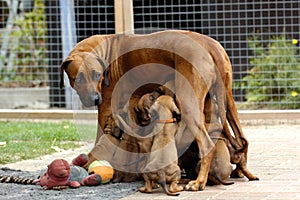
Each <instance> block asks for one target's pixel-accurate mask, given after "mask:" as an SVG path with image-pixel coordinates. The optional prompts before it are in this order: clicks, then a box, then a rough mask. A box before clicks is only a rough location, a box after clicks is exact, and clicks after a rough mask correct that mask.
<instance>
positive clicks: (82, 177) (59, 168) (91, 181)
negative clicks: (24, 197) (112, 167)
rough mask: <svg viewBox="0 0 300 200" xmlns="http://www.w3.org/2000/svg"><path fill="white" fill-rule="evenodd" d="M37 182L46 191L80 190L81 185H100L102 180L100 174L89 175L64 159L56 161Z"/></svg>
mask: <svg viewBox="0 0 300 200" xmlns="http://www.w3.org/2000/svg"><path fill="white" fill-rule="evenodd" d="M35 182H36V183H38V184H39V185H40V186H42V187H43V188H44V189H57V188H59V189H64V187H71V188H78V187H80V186H81V185H86V186H96V185H100V184H101V182H102V178H101V176H100V175H98V174H91V175H89V174H88V172H87V171H86V170H85V169H84V168H82V167H80V166H75V165H70V164H69V163H68V162H67V161H66V160H64V159H55V160H54V161H52V162H51V163H50V164H49V165H48V169H47V171H46V172H45V173H44V174H43V175H41V176H40V178H38V179H36V180H35Z"/></svg>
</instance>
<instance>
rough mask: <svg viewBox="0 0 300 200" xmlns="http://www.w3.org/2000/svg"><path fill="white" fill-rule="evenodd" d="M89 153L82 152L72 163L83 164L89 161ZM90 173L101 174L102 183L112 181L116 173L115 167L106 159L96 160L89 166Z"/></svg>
mask: <svg viewBox="0 0 300 200" xmlns="http://www.w3.org/2000/svg"><path fill="white" fill-rule="evenodd" d="M88 159H89V157H88V155H87V154H80V155H79V156H77V157H76V158H74V159H73V161H72V164H73V165H76V166H81V167H82V166H83V165H85V164H86V163H87V162H88ZM88 173H89V174H98V175H99V176H101V180H102V181H101V184H105V183H108V182H110V180H111V179H112V178H113V175H114V169H113V167H112V166H111V164H110V163H109V162H108V161H106V160H95V161H94V162H92V163H91V164H90V165H89V166H88Z"/></svg>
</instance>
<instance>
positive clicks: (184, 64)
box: [61, 31, 256, 191]
mask: <svg viewBox="0 0 300 200" xmlns="http://www.w3.org/2000/svg"><path fill="white" fill-rule="evenodd" d="M206 40H208V41H210V42H212V41H213V42H212V43H214V45H219V44H218V43H217V42H216V41H214V40H212V39H211V38H209V37H207V36H203V35H201V34H198V33H195V32H190V31H162V32H157V33H153V34H148V35H131V34H129V35H127V34H112V35H95V36H92V37H90V38H87V39H85V40H83V41H81V42H79V43H78V44H77V45H76V46H75V47H74V48H73V50H72V51H71V52H70V54H69V56H68V57H67V58H66V59H65V61H64V62H63V63H62V65H61V72H62V73H63V71H65V72H66V73H67V75H68V78H69V81H70V84H71V86H72V87H73V88H74V89H75V90H76V91H77V93H78V94H79V96H80V99H81V101H82V103H83V104H84V105H85V106H93V105H97V106H98V122H99V126H100V127H99V130H103V128H104V126H105V121H106V119H107V118H108V117H109V116H111V114H113V113H114V112H116V111H117V110H118V109H120V108H122V107H124V105H125V104H126V103H127V102H128V101H129V99H130V96H131V94H132V93H133V92H134V91H135V90H136V89H137V88H138V87H141V86H143V84H147V83H156V84H160V85H163V84H164V83H166V82H167V81H170V80H174V81H175V89H174V90H175V91H174V92H175V93H176V95H177V97H178V99H179V103H180V107H181V116H182V121H183V122H184V123H185V124H186V127H187V130H186V131H185V132H184V134H183V137H191V138H190V141H191V142H192V141H193V140H195V141H196V142H197V144H198V147H199V151H200V154H201V158H202V159H201V168H200V170H199V174H198V177H197V179H196V180H193V181H190V182H189V183H188V185H187V186H186V189H188V190H193V191H197V190H203V189H204V188H205V186H206V181H207V176H208V171H209V167H210V162H211V159H212V156H213V153H214V143H213V142H212V140H211V139H210V137H209V135H208V133H207V130H206V129H205V117H204V114H203V111H204V102H205V97H206V96H207V95H208V94H210V95H211V96H215V97H216V102H217V105H218V108H219V109H218V112H219V113H218V114H219V117H220V120H221V123H222V124H224V122H226V113H225V95H226V106H227V107H228V106H230V107H229V108H228V110H227V119H228V121H229V124H230V125H231V127H232V129H233V131H234V134H235V136H236V138H237V139H239V137H240V136H242V137H244V138H245V136H244V134H243V132H242V130H241V127H240V123H239V120H238V116H237V111H236V107H235V104H234V101H233V98H232V93H231V80H232V75H231V65H230V62H229V59H228V57H227V54H226V53H225V51H224V50H223V51H224V54H225V55H222V56H223V57H220V58H216V57H214V54H216V53H218V52H213V51H214V50H216V49H213V50H212V51H210V50H209V48H208V46H209V45H207V43H206ZM219 46H220V45H219ZM220 48H221V47H218V48H217V50H218V49H220ZM221 49H222V48H221ZM224 57H225V58H224ZM224 59H225V60H226V59H227V60H226V61H225V60H224ZM222 61H224V62H229V67H228V66H227V65H226V66H227V67H224V66H225V64H224V63H221V64H220V65H218V62H222ZM226 64H227V63H226ZM223 65H224V66H223ZM61 83H62V84H61V86H62V85H63V80H61ZM154 89H155V88H153V90H154ZM229 89H230V90H229ZM225 91H226V94H225ZM147 92H148V91H145V92H144V93H147ZM144 93H141V94H140V96H142V95H143V94H144ZM128 112H132V111H130V110H129V111H128ZM224 125H227V124H226V123H225V124H224ZM188 133H191V134H188ZM100 137H101V134H100V133H98V136H97V139H96V143H95V146H94V148H93V149H92V150H91V152H90V153H89V157H90V159H89V160H91V161H92V160H94V159H101V156H102V155H101V153H102V152H101V149H102V148H103V147H100V145H101V143H98V142H97V141H99V138H100ZM102 145H103V144H102ZM111 153H112V154H113V153H114V152H111ZM243 160H244V162H243V163H241V164H240V170H241V171H243V170H242V169H243V167H246V161H247V155H246V154H245V159H243ZM248 178H249V177H248ZM252 178H256V177H255V176H253V177H251V178H249V179H252Z"/></svg>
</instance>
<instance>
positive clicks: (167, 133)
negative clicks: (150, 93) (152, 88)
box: [140, 95, 183, 196]
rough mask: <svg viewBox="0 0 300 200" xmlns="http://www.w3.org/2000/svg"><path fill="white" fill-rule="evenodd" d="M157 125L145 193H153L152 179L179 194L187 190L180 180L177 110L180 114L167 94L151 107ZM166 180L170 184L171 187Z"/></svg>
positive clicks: (168, 192) (166, 189)
mask: <svg viewBox="0 0 300 200" xmlns="http://www.w3.org/2000/svg"><path fill="white" fill-rule="evenodd" d="M149 113H150V115H151V120H152V123H156V125H155V126H154V127H153V133H152V134H153V135H154V138H153V144H152V147H151V154H150V157H149V160H148V164H147V165H146V167H145V169H144V171H145V173H143V178H144V180H145V187H142V188H140V191H141V192H147V193H151V192H152V182H158V183H159V184H161V186H162V188H163V189H164V191H165V192H166V194H168V195H173V196H174V195H179V193H176V192H180V191H182V190H183V187H182V186H178V185H177V184H178V182H179V180H180V168H179V166H178V165H177V150H176V144H175V134H176V131H177V128H178V124H177V122H176V119H175V118H173V113H176V114H177V115H179V114H180V111H179V109H178V108H177V106H176V105H175V102H174V100H173V98H172V97H170V96H167V95H163V96H160V97H158V99H157V100H156V101H155V103H154V104H153V105H152V106H151V107H150V110H149ZM166 183H170V186H169V189H168V188H167V186H166Z"/></svg>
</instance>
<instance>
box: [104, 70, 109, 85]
mask: <svg viewBox="0 0 300 200" xmlns="http://www.w3.org/2000/svg"><path fill="white" fill-rule="evenodd" d="M104 84H105V85H106V86H107V87H109V85H110V81H109V79H108V69H105V70H104Z"/></svg>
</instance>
